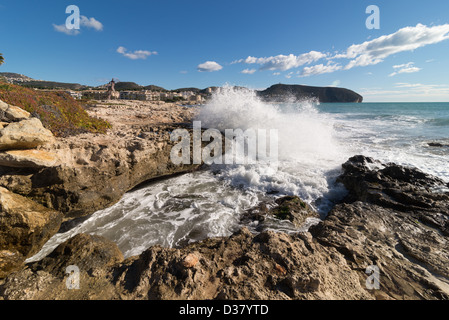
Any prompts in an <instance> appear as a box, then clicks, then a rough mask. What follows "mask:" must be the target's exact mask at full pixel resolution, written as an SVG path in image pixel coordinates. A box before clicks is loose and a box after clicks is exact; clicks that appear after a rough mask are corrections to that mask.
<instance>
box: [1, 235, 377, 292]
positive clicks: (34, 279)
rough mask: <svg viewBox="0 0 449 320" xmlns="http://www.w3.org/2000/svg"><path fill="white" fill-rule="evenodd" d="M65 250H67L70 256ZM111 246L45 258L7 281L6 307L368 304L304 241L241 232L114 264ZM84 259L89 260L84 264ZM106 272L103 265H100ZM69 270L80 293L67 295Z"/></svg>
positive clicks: (86, 240)
mask: <svg viewBox="0 0 449 320" xmlns="http://www.w3.org/2000/svg"><path fill="white" fill-rule="evenodd" d="M68 248H70V249H68ZM120 258H121V256H120V254H119V253H117V249H116V248H114V245H113V244H108V242H107V240H104V239H102V238H100V237H92V236H87V235H78V236H76V237H75V238H74V239H72V240H69V241H68V242H67V243H65V244H62V245H60V246H59V247H58V248H57V249H56V250H55V251H54V252H53V253H52V254H50V256H49V257H47V258H45V259H43V260H42V261H40V262H36V263H32V264H29V265H27V267H26V268H25V269H23V270H21V271H20V272H16V273H13V274H11V275H10V276H9V277H8V278H7V279H6V281H5V283H4V284H3V285H2V286H0V296H1V297H3V298H5V299H14V300H16V299H78V298H84V299H105V300H109V299H126V300H129V299H163V300H167V299H372V297H371V295H370V294H369V293H368V292H367V291H366V290H365V289H364V288H363V287H362V285H361V284H360V282H359V279H358V276H357V273H356V272H355V271H352V270H351V269H350V268H349V267H348V265H347V263H346V260H345V259H344V257H343V255H341V254H340V253H338V252H337V251H336V250H335V249H334V248H326V247H323V246H321V245H320V244H319V243H317V242H316V241H315V240H313V239H312V237H311V236H310V234H301V235H299V236H297V237H291V236H287V235H285V234H282V233H274V232H264V233H261V234H259V235H257V236H255V235H253V234H251V233H250V232H249V231H248V230H247V229H242V230H241V231H240V232H238V233H236V234H235V235H233V236H231V237H230V238H223V239H208V240H205V241H202V242H199V243H195V244H191V245H189V246H187V247H184V248H182V249H168V248H161V247H159V246H156V247H151V248H149V249H148V250H147V251H145V252H143V253H142V254H141V255H139V256H136V257H131V258H128V259H126V260H124V261H120ZM85 259H87V260H85ZM103 264H104V265H103ZM69 265H77V266H78V267H79V269H80V273H81V275H80V283H79V288H80V289H79V290H68V289H67V287H65V282H66V279H67V276H64V272H65V270H66V268H67V266H69Z"/></svg>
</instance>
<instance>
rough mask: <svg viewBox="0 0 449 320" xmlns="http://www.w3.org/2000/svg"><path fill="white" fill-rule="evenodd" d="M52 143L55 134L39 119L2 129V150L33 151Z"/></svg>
mask: <svg viewBox="0 0 449 320" xmlns="http://www.w3.org/2000/svg"><path fill="white" fill-rule="evenodd" d="M51 142H54V136H53V134H52V133H51V132H50V131H49V130H47V129H45V128H44V127H43V126H42V123H41V122H40V120H39V119H37V118H31V119H27V120H22V121H19V122H13V123H10V124H9V125H7V126H6V127H4V128H2V129H0V150H12V149H33V148H36V147H38V146H41V145H44V144H47V143H51Z"/></svg>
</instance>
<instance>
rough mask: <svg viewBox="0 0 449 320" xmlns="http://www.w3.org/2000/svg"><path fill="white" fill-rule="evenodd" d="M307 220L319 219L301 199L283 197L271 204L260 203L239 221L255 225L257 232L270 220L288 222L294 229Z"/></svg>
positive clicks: (263, 228)
mask: <svg viewBox="0 0 449 320" xmlns="http://www.w3.org/2000/svg"><path fill="white" fill-rule="evenodd" d="M308 218H316V219H319V218H320V215H319V214H318V213H317V212H316V211H315V210H313V209H312V208H311V207H310V206H309V205H308V204H307V203H306V202H304V201H302V200H301V198H299V197H297V196H285V197H281V198H278V199H276V200H274V201H273V203H266V202H262V203H261V204H260V205H258V206H256V207H254V208H251V209H249V210H247V211H246V212H244V213H243V214H242V216H241V218H240V220H241V221H242V223H244V224H251V225H255V229H256V230H257V231H263V230H265V229H266V228H267V224H269V223H270V222H269V220H270V219H277V220H284V221H289V222H291V223H292V224H293V225H294V226H295V227H296V228H301V227H302V226H303V225H304V223H305V222H306V220H307V219H308Z"/></svg>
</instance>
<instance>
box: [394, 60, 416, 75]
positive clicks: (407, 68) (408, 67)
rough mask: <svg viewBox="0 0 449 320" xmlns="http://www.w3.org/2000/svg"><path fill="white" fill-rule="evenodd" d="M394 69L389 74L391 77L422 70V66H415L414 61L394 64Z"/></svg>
mask: <svg viewBox="0 0 449 320" xmlns="http://www.w3.org/2000/svg"><path fill="white" fill-rule="evenodd" d="M393 69H394V70H395V71H394V72H393V73H391V74H390V75H389V76H390V77H394V76H395V75H397V74H401V73H415V72H419V71H421V68H418V67H415V66H414V63H413V62H409V63H405V64H400V65H396V66H393Z"/></svg>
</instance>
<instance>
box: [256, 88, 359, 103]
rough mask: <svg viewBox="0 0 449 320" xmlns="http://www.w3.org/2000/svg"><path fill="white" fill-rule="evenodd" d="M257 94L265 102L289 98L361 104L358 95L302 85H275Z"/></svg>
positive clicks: (341, 89)
mask: <svg viewBox="0 0 449 320" xmlns="http://www.w3.org/2000/svg"><path fill="white" fill-rule="evenodd" d="M257 94H258V95H259V96H260V97H261V98H262V99H264V100H266V101H276V102H282V101H286V100H289V99H291V98H294V99H298V100H304V99H316V100H318V101H319V102H323V103H326V102H363V97H362V96H361V95H359V94H358V93H356V92H354V91H352V90H349V89H344V88H337V87H311V86H303V85H287V84H276V85H273V86H271V87H269V88H268V89H266V90H263V91H258V92H257Z"/></svg>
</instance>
